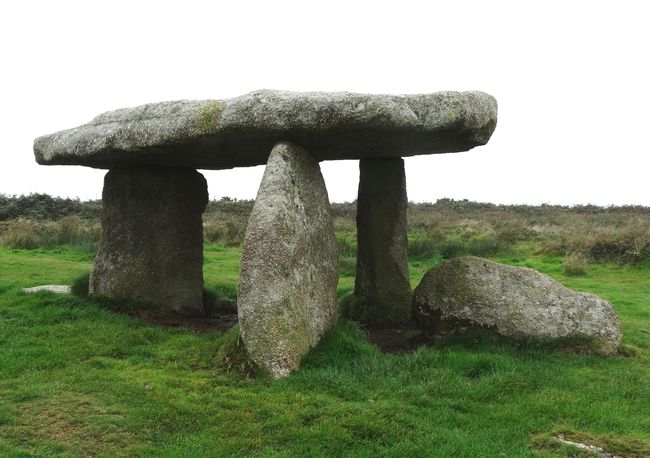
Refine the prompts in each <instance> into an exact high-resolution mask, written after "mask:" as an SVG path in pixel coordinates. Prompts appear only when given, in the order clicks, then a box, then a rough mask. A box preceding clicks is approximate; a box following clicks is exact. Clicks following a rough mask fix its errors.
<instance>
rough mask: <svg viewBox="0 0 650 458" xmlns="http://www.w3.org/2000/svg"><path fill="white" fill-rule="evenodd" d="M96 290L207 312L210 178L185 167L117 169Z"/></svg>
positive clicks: (106, 195) (111, 178)
mask: <svg viewBox="0 0 650 458" xmlns="http://www.w3.org/2000/svg"><path fill="white" fill-rule="evenodd" d="M102 200H103V210H102V236H101V242H100V246H99V252H98V253H97V257H96V258H95V265H94V267H93V270H92V273H91V275H90V294H91V295H92V296H96V297H108V298H113V299H127V300H135V301H139V302H144V303H150V304H155V305H158V306H160V307H161V308H162V309H164V310H174V311H176V312H180V313H183V314H188V315H202V314H203V313H204V309H203V229H202V220H201V214H202V213H203V210H204V209H205V206H206V205H207V201H208V192H207V184H206V181H205V178H204V177H203V175H201V174H200V173H198V172H197V171H196V170H193V169H188V168H179V167H132V168H115V169H111V170H110V171H109V172H108V173H107V174H106V177H105V178H104V191H103V193H102Z"/></svg>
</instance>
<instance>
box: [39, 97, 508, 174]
mask: <svg viewBox="0 0 650 458" xmlns="http://www.w3.org/2000/svg"><path fill="white" fill-rule="evenodd" d="M496 121H497V103H496V100H495V99H494V97H492V96H490V95H488V94H486V93H484V92H437V93H432V94H420V95H379V94H354V93H347V92H336V93H328V92H305V93H301V92H285V91H270V90H261V91H255V92H251V93H249V94H245V95H242V96H240V97H236V98H233V99H228V100H181V101H173V102H160V103H152V104H148V105H142V106H139V107H134V108H122V109H119V110H115V111H110V112H107V113H104V114H101V115H99V116H97V117H96V118H95V119H93V120H92V121H91V122H90V123H88V124H85V125H83V126H80V127H76V128H73V129H68V130H64V131H61V132H57V133H54V134H50V135H45V136H42V137H39V138H37V139H36V140H35V141H34V154H35V156H36V160H37V162H38V163H39V164H47V165H85V166H90V167H98V168H113V167H131V166H136V165H160V166H178V167H190V168H197V169H226V168H232V167H240V166H253V165H261V164H265V163H266V161H267V159H268V155H269V151H270V150H271V148H272V147H273V145H275V144H276V143H277V142H279V141H291V142H294V143H296V144H298V145H301V146H302V147H304V148H306V149H307V150H308V151H309V152H310V154H311V155H312V156H313V157H314V158H315V159H316V160H319V161H321V160H326V159H361V158H381V157H398V158H399V157H404V156H413V155H416V154H430V153H446V152H457V151H466V150H468V149H471V148H473V147H475V146H479V145H483V144H485V143H487V141H488V140H489V138H490V136H491V135H492V132H493V131H494V128H495V127H496Z"/></svg>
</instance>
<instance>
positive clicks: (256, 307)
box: [237, 143, 339, 377]
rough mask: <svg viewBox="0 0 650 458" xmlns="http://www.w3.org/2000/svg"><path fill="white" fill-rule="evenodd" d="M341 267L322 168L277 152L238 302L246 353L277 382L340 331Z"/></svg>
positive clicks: (286, 150)
mask: <svg viewBox="0 0 650 458" xmlns="http://www.w3.org/2000/svg"><path fill="white" fill-rule="evenodd" d="M338 262H339V261H338V250H337V245H336V238H335V236H334V226H333V223H332V216H331V213H330V204H329V200H328V196H327V189H326V188H325V182H324V181H323V177H322V175H321V172H320V167H319V165H318V162H317V161H316V160H315V159H314V158H313V157H312V156H311V155H309V154H308V153H307V152H306V151H305V150H304V149H302V148H301V147H299V146H297V145H294V144H291V143H278V144H276V145H275V146H274V148H273V150H272V151H271V154H270V156H269V159H268V163H267V165H266V170H265V171H264V177H263V178H262V183H261V184H260V188H259V191H258V193H257V198H256V200H255V206H254V207H253V210H252V212H251V215H250V219H249V221H248V228H247V229H246V236H245V238H244V247H243V252H242V260H241V270H240V275H239V290H238V294H237V307H238V313H239V323H240V332H241V337H242V340H243V342H244V345H245V347H246V351H247V353H248V355H249V357H250V358H251V359H253V361H255V362H256V363H257V364H259V365H260V366H261V367H263V368H264V369H266V370H267V371H268V372H269V373H270V374H271V376H273V377H282V376H284V375H287V374H288V373H290V372H291V371H292V370H294V369H296V368H298V367H299V365H300V361H301V359H302V357H303V356H304V355H305V354H306V353H307V352H308V351H309V349H310V348H311V347H313V346H314V345H316V343H317V342H318V340H319V339H320V337H321V336H322V335H323V333H324V332H325V331H326V330H327V329H329V328H330V327H331V326H332V325H333V324H334V322H335V320H336V285H337V283H338V276H339V272H338V270H339V264H338Z"/></svg>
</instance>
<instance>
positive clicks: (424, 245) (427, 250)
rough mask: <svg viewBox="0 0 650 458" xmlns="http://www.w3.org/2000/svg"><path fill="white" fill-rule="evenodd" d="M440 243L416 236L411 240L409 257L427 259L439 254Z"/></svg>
mask: <svg viewBox="0 0 650 458" xmlns="http://www.w3.org/2000/svg"><path fill="white" fill-rule="evenodd" d="M439 249H440V246H439V244H438V243H437V242H436V241H435V240H432V239H430V238H420V237H418V238H414V239H411V240H409V245H408V255H409V259H418V260H420V259H427V258H433V257H435V256H438V255H439V251H438V250H439Z"/></svg>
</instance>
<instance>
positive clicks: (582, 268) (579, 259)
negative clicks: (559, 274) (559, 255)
mask: <svg viewBox="0 0 650 458" xmlns="http://www.w3.org/2000/svg"><path fill="white" fill-rule="evenodd" d="M562 265H563V266H564V274H565V275H570V276H578V275H585V274H586V273H587V260H586V259H585V258H584V256H581V255H579V254H575V253H574V254H569V255H567V256H565V257H564V260H563V261H562Z"/></svg>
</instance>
